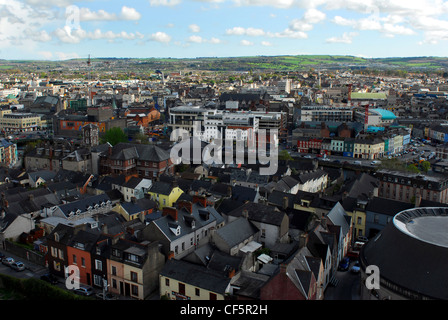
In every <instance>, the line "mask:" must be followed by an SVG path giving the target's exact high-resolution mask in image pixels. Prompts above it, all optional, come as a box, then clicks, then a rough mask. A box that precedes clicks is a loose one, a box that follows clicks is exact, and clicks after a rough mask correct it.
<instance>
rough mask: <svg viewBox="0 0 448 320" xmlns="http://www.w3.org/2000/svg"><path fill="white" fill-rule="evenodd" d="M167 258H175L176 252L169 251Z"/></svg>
mask: <svg viewBox="0 0 448 320" xmlns="http://www.w3.org/2000/svg"><path fill="white" fill-rule="evenodd" d="M166 258H167V259H168V260H171V259H174V252H173V251H170V252H168V255H167V257H166Z"/></svg>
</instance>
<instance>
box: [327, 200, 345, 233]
mask: <svg viewBox="0 0 448 320" xmlns="http://www.w3.org/2000/svg"><path fill="white" fill-rule="evenodd" d="M345 217H347V214H346V212H345V209H344V207H342V205H341V204H340V203H339V202H338V203H336V205H335V206H334V207H333V209H331V210H330V212H328V214H327V218H328V219H329V220H330V221H331V222H332V223H333V224H334V225H335V226H340V227H341V229H342V233H343V234H344V236H345V235H346V234H347V233H348V232H349V231H350V225H349V223H348V222H347V219H346V218H345Z"/></svg>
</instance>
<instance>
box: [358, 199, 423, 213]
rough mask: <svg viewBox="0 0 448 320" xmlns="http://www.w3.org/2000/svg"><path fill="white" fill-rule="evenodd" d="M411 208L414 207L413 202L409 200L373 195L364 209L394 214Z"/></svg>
mask: <svg viewBox="0 0 448 320" xmlns="http://www.w3.org/2000/svg"><path fill="white" fill-rule="evenodd" d="M412 208H414V204H412V203H409V202H402V201H397V200H392V199H386V198H380V197H374V198H373V199H371V200H369V203H368V204H367V206H366V211H369V212H373V213H380V214H384V215H388V216H394V215H396V214H397V213H399V212H400V211H403V210H407V209H412Z"/></svg>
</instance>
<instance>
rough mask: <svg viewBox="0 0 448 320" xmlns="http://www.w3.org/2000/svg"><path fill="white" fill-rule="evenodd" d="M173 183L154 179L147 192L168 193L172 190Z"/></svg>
mask: <svg viewBox="0 0 448 320" xmlns="http://www.w3.org/2000/svg"><path fill="white" fill-rule="evenodd" d="M173 188H174V187H173V185H172V184H171V183H168V182H162V181H155V182H154V183H153V184H152V186H151V188H150V189H149V190H148V192H151V193H156V194H163V195H169V194H170V193H171V191H172V190H173Z"/></svg>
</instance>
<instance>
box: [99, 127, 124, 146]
mask: <svg viewBox="0 0 448 320" xmlns="http://www.w3.org/2000/svg"><path fill="white" fill-rule="evenodd" d="M126 141H128V137H127V135H126V134H125V133H124V131H123V130H122V129H121V128H119V127H114V128H111V129H109V130H107V131H106V132H105V134H104V136H103V137H102V138H101V142H102V143H106V142H109V143H110V144H111V145H112V146H115V145H116V144H118V143H119V142H126Z"/></svg>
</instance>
